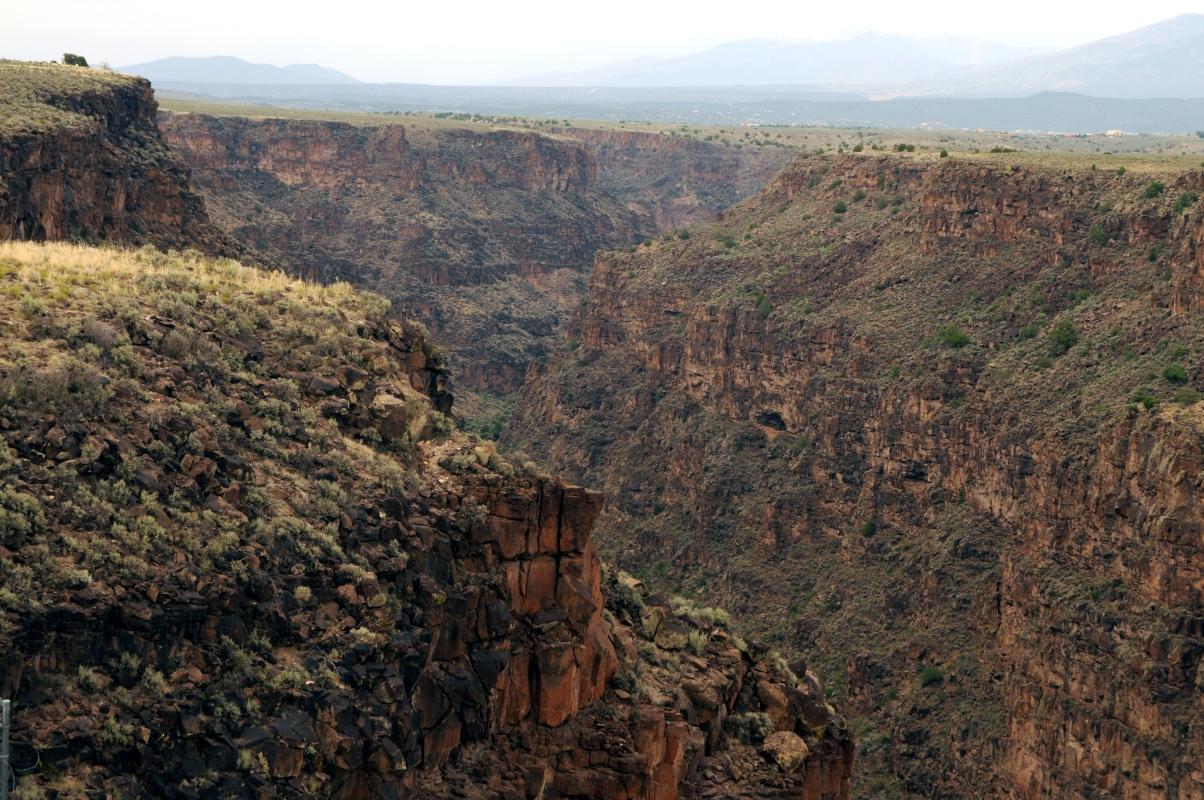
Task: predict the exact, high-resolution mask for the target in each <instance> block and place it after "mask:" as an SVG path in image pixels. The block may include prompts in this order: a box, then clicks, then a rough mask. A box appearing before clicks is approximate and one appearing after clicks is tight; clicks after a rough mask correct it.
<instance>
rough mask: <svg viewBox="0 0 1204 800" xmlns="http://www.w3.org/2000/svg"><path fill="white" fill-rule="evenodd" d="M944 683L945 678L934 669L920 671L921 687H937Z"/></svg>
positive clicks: (926, 668) (927, 668) (928, 668)
mask: <svg viewBox="0 0 1204 800" xmlns="http://www.w3.org/2000/svg"><path fill="white" fill-rule="evenodd" d="M944 682H945V676H944V675H943V674H941V671H940V670H939V669H937V668H936V667H924V668H923V669H922V670H920V685H921V686H925V687H927V686H939V685H940V684H942V683H944Z"/></svg>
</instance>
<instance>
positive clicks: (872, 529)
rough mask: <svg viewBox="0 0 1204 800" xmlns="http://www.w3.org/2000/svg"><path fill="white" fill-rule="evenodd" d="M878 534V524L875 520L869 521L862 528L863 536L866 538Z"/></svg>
mask: <svg viewBox="0 0 1204 800" xmlns="http://www.w3.org/2000/svg"><path fill="white" fill-rule="evenodd" d="M877 532H878V523H877V522H876V521H875V520H872V519H871V520H869V521H868V522H866V523H865V524H864V525H862V526H861V535H862V536H864V537H865V538H867V539H868V538H870V537H871V536H873V535H874V534H875V533H877Z"/></svg>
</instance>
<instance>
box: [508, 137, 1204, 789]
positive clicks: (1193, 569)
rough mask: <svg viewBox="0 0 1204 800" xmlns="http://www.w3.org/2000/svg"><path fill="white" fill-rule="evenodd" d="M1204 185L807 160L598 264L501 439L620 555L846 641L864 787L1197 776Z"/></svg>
mask: <svg viewBox="0 0 1204 800" xmlns="http://www.w3.org/2000/svg"><path fill="white" fill-rule="evenodd" d="M1154 179H1158V180H1160V181H1161V182H1162V183H1163V184H1164V190H1163V192H1162V193H1161V194H1155V195H1154V196H1153V197H1147V196H1146V194H1147V188H1148V186H1149V185H1150V184H1151V183H1152V181H1153V180H1154ZM1199 181H1200V176H1199V175H1198V174H1196V173H1187V174H1181V175H1166V176H1149V175H1145V176H1134V175H1132V174H1131V173H1130V174H1129V175H1128V176H1118V175H1116V174H1114V173H1110V172H1109V173H1103V172H1102V171H1090V170H1086V169H1084V170H1080V171H1061V170H1056V169H1051V168H1041V167H1037V168H1034V167H1019V166H1017V167H1014V168H1013V167H1009V166H1005V165H998V164H981V163H978V164H976V163H958V162H956V161H954V162H952V163H949V162H946V163H931V162H929V163H924V162H921V161H918V160H914V159H901V158H897V159H883V158H854V157H851V158H845V159H818V158H812V159H805V160H802V161H800V162H798V163H797V164H796V165H795V166H794V167H793V168H792V169H791V170H789V171H787V172H786V173H784V174H783V175H782V176H781V177H780V178H779V179H778V180H777V181H775V182H774V184H773V185H771V186H770V187H769V189H767V190H766V192H765V193H764V194H763V195H762V197H760V198H759V199H758V200H755V201H752V202H751V203H749V204H748V205H746V206H744V207H742V208H740V209H737V210H735V211H733V212H730V213H728V214H725V215H723V217H722V218H721V219H720V221H719V222H718V223H716V224H715V225H714V226H713V227H712V228H711V229H710V231H705V230H704V231H703V232H700V233H696V235H695V236H694V237H693V238H692V240H691V241H690V242H689V243H682V242H674V243H662V244H658V245H655V246H653V247H650V248H642V249H641V251H640V252H638V253H636V254H634V255H626V254H606V255H604V256H602V257H600V258H599V261H598V263H597V265H596V267H595V272H594V277H593V280H592V282H591V287H590V301H589V304H588V305H587V306H586V307H584V308H583V310H582V312H581V315H580V318H579V322H578V323H577V330H576V332H575V335H577V336H578V337H579V339H580V342H581V346H580V349H578V350H577V352H576V353H575V354H574V355H573V357H572V359H571V360H570V361H568V362H567V363H565V364H564V365H562V366H559V367H556V368H554V369H553V370H551V371H550V373H549V374H547V375H546V376H544V377H543V378H542V379H541V381H540V387H541V391H539V392H534V393H532V395H531V396H530V398H528V399H527V401H526V402H525V403H524V405H523V406H522V407H520V412H519V415H518V418H517V420H518V421H517V424H516V425H515V426H514V427H513V428H512V429H511V431H510V433H509V435H510V436H511V437H512V439H513V440H514V441H516V442H522V443H523V444H525V445H527V446H530V447H533V448H535V449H536V450H537V451H538V452H540V453H541V454H542V455H543V456H544V457H546V458H547V459H549V463H553V464H556V465H557V467H558V468H561V469H565V470H567V471H569V472H570V473H571V474H576V475H577V476H579V477H582V478H586V479H588V480H590V481H591V482H592V483H596V484H598V485H601V486H604V487H605V488H606V489H607V490H608V491H610V492H611V493H612V495H611V496H612V498H613V499H612V502H611V505H610V507H609V509H608V511H607V514H606V516H605V517H604V519H605V522H604V523H603V528H604V530H605V531H606V532H607V536H606V538H605V540H604V541H607V542H608V543H610V544H609V545H608V548H609V551H610V554H611V555H613V556H614V557H615V558H617V559H618V560H619V561H620V563H621V564H623V565H624V566H627V567H631V568H636V567H637V566H638V565H640V562H641V559H643V560H644V562H645V565H644V568H645V569H647V561H648V560H651V561H652V562H653V564H652V571H653V574H652V575H650V577H652V578H659V580H660V581H662V582H665V581H667V582H670V583H672V584H674V585H686V586H700V585H702V586H706V587H707V589H706V591H707V592H709V593H711V594H712V595H713V596H716V597H719V598H721V599H722V600H723V601H724V602H725V604H727V605H729V606H731V607H733V608H734V609H736V610H738V611H740V612H742V614H743V615H745V618H746V619H751V620H758V621H759V624H760V627H761V631H762V633H768V634H769V635H771V636H780V637H782V638H783V639H784V640H787V641H791V642H792V643H793V644H795V646H797V647H799V648H800V649H801V650H802V651H803V652H811V653H816V652H822V653H828V654H832V653H835V652H840V651H843V652H845V653H846V654H847V655H848V661H847V662H844V663H837V662H828V663H827V664H826V665H825V666H826V671H825V672H824V674H825V676H826V677H827V678H828V679H829V680H835V681H838V682H841V683H843V684H844V691H845V697H846V698H847V707H848V708H849V711H850V713H852V714H854V715H857V716H858V717H860V719H859V720H855V721H854V725H855V727H856V726H857V725H862V726H863V727H862V728H860V729H859V730H860V731H861V733H862V737H861V738H862V740H863V742H864V743H865V751H866V752H865V753H864V756H865V757H864V758H863V759H862V761H861V763H862V764H863V765H865V766H866V769H867V772H866V773H865V774H864V775H863V776H862V779H861V784H860V791H861V793H862V794H863V796H883V795H884V794H889V793H890V792H911V793H918V794H922V795H925V796H934V797H973V796H982V793H984V792H988V793H990V794H992V795H993V796H1009V797H1031V798H1037V797H1066V796H1076V797H1091V796H1096V795H1098V794H1100V793H1108V794H1112V795H1115V796H1126V797H1149V798H1183V797H1199V796H1201V793H1202V792H1204V781H1202V780H1201V776H1200V773H1199V772H1198V770H1197V769H1196V768H1195V767H1194V766H1193V765H1194V764H1195V763H1198V762H1199V761H1200V758H1201V752H1200V749H1199V742H1200V740H1201V737H1200V735H1199V733H1200V732H1199V730H1198V727H1199V720H1200V712H1201V706H1200V693H1199V685H1200V680H1201V675H1202V674H1204V673H1201V668H1200V661H1201V653H1204V641H1202V640H1201V638H1200V633H1201V630H1200V624H1201V617H1200V613H1199V609H1200V608H1201V600H1202V597H1204V595H1202V593H1204V574H1202V573H1201V563H1202V562H1201V538H1200V535H1201V534H1200V532H1201V530H1204V519H1202V518H1201V505H1200V503H1199V502H1198V495H1199V491H1200V486H1201V480H1202V478H1201V474H1200V466H1201V452H1202V449H1204V425H1202V423H1201V420H1202V417H1201V416H1200V413H1201V408H1202V407H1204V406H1202V405H1201V404H1200V403H1199V402H1198V397H1199V394H1198V393H1196V390H1195V389H1193V388H1192V387H1193V386H1194V387H1196V388H1198V387H1199V386H1200V383H1199V382H1200V369H1201V362H1200V354H1201V353H1202V352H1204V349H1202V348H1204V328H1202V326H1201V324H1200V321H1199V317H1198V314H1197V313H1196V312H1195V311H1194V309H1196V308H1198V302H1199V297H1198V293H1197V290H1196V289H1195V288H1193V286H1194V287H1198V282H1197V283H1195V284H1193V283H1192V281H1193V280H1196V279H1195V278H1194V277H1193V276H1195V275H1196V273H1197V272H1198V269H1199V267H1198V260H1197V259H1196V249H1195V248H1197V247H1198V237H1196V236H1195V232H1197V231H1198V229H1199V227H1198V226H1199V225H1200V213H1201V212H1200V207H1199V206H1198V205H1197V204H1195V203H1190V202H1189V203H1187V204H1186V206H1185V207H1184V208H1172V205H1173V204H1172V201H1175V200H1178V199H1179V198H1180V197H1181V196H1182V195H1183V194H1184V193H1185V192H1188V191H1190V190H1192V189H1193V188H1194V187H1196V186H1198V184H1199ZM841 202H843V203H844V208H845V209H847V210H840V211H834V209H837V208H839V206H838V205H837V203H841ZM708 233H709V234H710V235H708ZM745 234H747V235H745ZM1059 332H1060V333H1059ZM679 509H680V511H679ZM750 551H751V552H750ZM758 570H759V571H760V572H759V573H758ZM750 575H756V577H755V578H750V577H749V576H750ZM817 658H821V659H822V656H819V655H817ZM936 764H945V765H946V770H945V771H943V772H942V770H940V769H934V765H936ZM988 787H989V788H988Z"/></svg>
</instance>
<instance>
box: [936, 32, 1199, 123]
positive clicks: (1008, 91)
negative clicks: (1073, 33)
mask: <svg viewBox="0 0 1204 800" xmlns="http://www.w3.org/2000/svg"><path fill="white" fill-rule="evenodd" d="M912 90H913V93H916V94H931V93H942V94H951V95H963V96H965V95H979V96H987V95H995V96H1004V95H1012V96H1016V95H1028V94H1032V93H1033V92H1043V91H1059V92H1076V93H1079V94H1088V95H1094V96H1097V97H1204V14H1183V15H1180V16H1178V17H1173V18H1172V19H1168V20H1165V21H1163V22H1159V23H1156V24H1154V25H1150V26H1148V27H1145V28H1140V29H1138V30H1135V31H1131V32H1129V33H1124V34H1121V35H1120V36H1111V37H1109V38H1107V39H1099V40H1097V41H1094V42H1090V43H1088V44H1084V45H1080V46H1079V47H1072V48H1070V49H1068V50H1061V51H1058V52H1056V53H1049V54H1046V55H1039V56H1032V57H1029V58H1024V59H1020V60H1018V61H1014V62H1012V63H1008V64H1002V65H996V66H988V67H981V68H973V69H965V70H960V71H959V72H958V73H956V74H950V75H946V76H943V80H941V81H939V82H931V83H928V84H921V85H917V86H915V87H912ZM1202 122H1204V120H1202Z"/></svg>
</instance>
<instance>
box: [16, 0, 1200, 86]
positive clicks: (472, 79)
mask: <svg viewBox="0 0 1204 800" xmlns="http://www.w3.org/2000/svg"><path fill="white" fill-rule="evenodd" d="M329 8H330V6H329V5H328V4H324V3H318V2H313V1H312V0H303V1H302V2H297V3H288V4H285V3H281V2H268V3H258V4H255V5H254V6H249V5H248V4H246V3H235V2H233V0H215V1H214V2H211V3H209V4H207V5H206V6H205V7H204V13H203V14H200V13H196V12H189V11H187V10H186V9H184V8H182V7H179V6H175V5H171V4H164V3H161V2H149V0H117V2H112V3H107V4H103V5H102V4H96V3H88V2H78V0H57V1H56V0H51V1H50V2H47V3H43V4H40V5H38V6H36V7H34V6H30V5H24V6H20V7H18V8H15V9H13V10H12V11H10V12H9V19H8V20H7V21H6V27H5V30H4V32H3V33H0V56H3V57H5V58H17V59H25V60H50V59H57V58H59V57H61V55H62V53H63V52H64V51H70V52H77V53H80V54H83V55H85V56H86V57H87V58H88V59H89V60H90V61H91V62H92V63H108V64H110V65H112V66H114V67H121V66H126V65H129V64H137V63H142V62H147V61H154V60H157V59H160V58H166V57H171V56H187V57H201V56H215V55H222V56H234V57H237V58H241V59H244V60H246V61H250V62H254V63H267V64H274V65H277V66H284V65H288V64H298V63H313V64H320V65H322V66H324V67H330V68H332V69H336V70H340V71H342V72H345V73H347V74H348V75H350V76H352V77H354V78H357V79H359V80H362V81H368V82H402V83H431V84H498V83H504V82H506V81H508V80H520V79H522V78H525V77H529V76H532V75H537V74H544V73H557V72H570V71H576V70H583V69H589V68H593V67H598V66H602V65H605V64H610V63H614V62H620V61H626V60H631V59H635V58H641V57H650V58H671V57H675V56H681V55H685V54H687V53H692V52H697V51H700V50H705V49H707V48H710V47H714V46H717V45H721V44H725V43H729V42H735V41H742V40H748V39H771V40H779V41H835V40H842V39H847V38H850V37H852V36H856V35H859V34H863V33H870V32H874V33H883V34H897V35H903V36H912V37H922V38H941V37H950V36H958V37H976V38H981V39H984V40H988V41H992V42H996V43H999V44H1004V45H1010V46H1013V47H1019V48H1039V49H1042V50H1053V49H1061V48H1065V47H1072V46H1075V45H1078V44H1083V43H1086V42H1089V41H1092V40H1095V39H1100V38H1104V37H1107V36H1114V35H1117V34H1121V33H1125V32H1127V31H1130V30H1134V29H1137V28H1141V27H1144V26H1146V25H1151V24H1154V23H1157V22H1160V21H1163V20H1165V19H1168V18H1171V17H1175V16H1178V15H1180V14H1185V13H1201V12H1204V8H1202V7H1201V6H1200V5H1199V4H1194V3H1190V2H1182V0H1151V2H1148V3H1144V4H1142V5H1140V6H1137V7H1123V8H1121V7H1102V6H1100V5H1098V4H1088V3H1084V2H1074V3H1064V4H1057V5H1056V6H1055V5H1052V4H1047V3H1038V2H1035V0H1022V1H1021V2H1017V3H1013V4H1011V6H1010V7H1009V8H1008V9H1007V11H1006V12H1003V11H1001V10H1000V9H998V8H997V7H993V8H990V9H982V8H974V7H967V5H966V4H962V3H955V2H939V3H935V4H928V6H927V9H926V13H924V14H916V13H915V11H914V9H912V8H911V7H909V6H905V5H900V4H897V3H889V2H884V1H883V0H873V1H872V2H867V3H863V4H860V5H858V6H857V7H856V8H850V7H847V6H841V7H823V8H802V7H799V6H798V5H797V4H792V3H787V2H784V0H771V1H770V2H765V3H762V4H759V5H758V6H757V9H756V13H751V14H748V15H743V17H740V16H738V15H733V14H732V7H731V4H730V3H723V4H721V3H716V2H712V1H711V0H707V1H706V2H698V3H684V2H671V3H661V4H657V5H655V6H650V5H648V4H641V3H637V2H634V0H616V1H615V2H612V3H610V4H608V5H607V6H606V11H607V13H606V14H604V15H602V14H586V13H581V12H577V11H572V12H568V13H566V11H565V7H564V6H563V4H558V3H552V2H550V1H549V0H534V1H531V2H524V3H521V4H508V5H502V4H493V3H487V2H484V0H470V1H469V2H460V3H454V4H446V5H442V6H439V5H434V6H424V7H418V8H413V7H411V8H404V9H403V8H398V7H396V6H393V5H390V4H385V3H381V2H376V1H375V0H355V1H353V2H348V3H344V4H342V5H340V6H339V7H338V14H337V15H332V14H331V13H330V11H329ZM47 18H51V19H54V20H55V21H56V24H55V26H54V28H53V30H51V29H50V28H48V26H47V25H46V20H47ZM115 20H116V21H115ZM867 20H868V21H869V22H867ZM1034 21H1037V22H1038V23H1039V24H1034Z"/></svg>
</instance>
